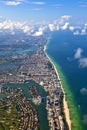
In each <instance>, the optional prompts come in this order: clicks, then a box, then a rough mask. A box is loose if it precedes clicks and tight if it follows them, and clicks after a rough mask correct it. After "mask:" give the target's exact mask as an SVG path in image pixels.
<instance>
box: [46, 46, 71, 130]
mask: <svg viewBox="0 0 87 130" xmlns="http://www.w3.org/2000/svg"><path fill="white" fill-rule="evenodd" d="M44 53H45V54H46V56H47V58H48V59H49V61H50V62H51V64H52V65H53V67H54V70H55V72H56V74H57V77H58V79H59V80H60V77H59V74H58V70H57V68H56V65H55V63H54V62H53V61H52V59H51V58H50V57H49V56H48V54H47V53H46V45H45V46H44ZM60 84H61V89H62V91H63V93H64V98H63V109H64V114H65V118H66V117H67V118H66V122H67V124H68V127H69V130H71V119H70V111H69V108H68V103H67V101H66V97H65V92H64V89H63V86H62V83H61V80H60Z"/></svg>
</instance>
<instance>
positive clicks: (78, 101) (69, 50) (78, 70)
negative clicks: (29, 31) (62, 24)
mask: <svg viewBox="0 0 87 130" xmlns="http://www.w3.org/2000/svg"><path fill="white" fill-rule="evenodd" d="M78 48H81V49H82V50H83V53H82V58H85V57H87V36H75V35H73V34H72V33H71V32H69V31H58V32H54V33H53V34H52V36H51V39H50V41H49V42H48V44H47V50H46V52H47V53H48V54H49V55H50V57H51V58H52V59H53V60H54V61H55V63H56V65H57V69H60V70H59V73H60V77H61V78H62V82H63V86H64V88H65V90H66V94H67V95H66V97H67V100H68V103H69V104H70V110H71V113H72V114H71V118H72V119H73V122H74V123H73V127H72V128H73V130H78V128H79V127H80V126H81V128H79V129H81V130H87V66H86V67H84V68H83V67H82V66H79V64H80V61H79V59H75V57H74V56H75V53H76V50H77V49H78ZM61 72H62V73H63V74H61ZM63 80H64V81H63ZM65 80H66V81H65ZM64 84H65V85H64ZM69 98H72V99H69ZM75 122H76V125H75V126H74V124H75ZM77 123H78V124H77Z"/></svg>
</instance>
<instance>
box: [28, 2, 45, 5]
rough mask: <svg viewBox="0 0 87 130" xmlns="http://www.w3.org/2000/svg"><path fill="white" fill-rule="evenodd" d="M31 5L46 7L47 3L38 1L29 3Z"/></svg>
mask: <svg viewBox="0 0 87 130" xmlns="http://www.w3.org/2000/svg"><path fill="white" fill-rule="evenodd" d="M28 3H29V4H34V5H45V4H46V3H45V2H40V1H37V2H28Z"/></svg>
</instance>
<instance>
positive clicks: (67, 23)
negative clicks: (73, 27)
mask: <svg viewBox="0 0 87 130" xmlns="http://www.w3.org/2000/svg"><path fill="white" fill-rule="evenodd" d="M68 25H69V22H66V23H65V24H64V25H63V26H62V27H61V29H62V30H66V29H67V28H68Z"/></svg>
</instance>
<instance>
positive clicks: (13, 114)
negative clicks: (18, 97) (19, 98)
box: [0, 104, 20, 130]
mask: <svg viewBox="0 0 87 130" xmlns="http://www.w3.org/2000/svg"><path fill="white" fill-rule="evenodd" d="M16 107H17V106H16V104H14V105H13V104H11V105H8V104H4V105H0V130H10V129H11V128H12V129H14V130H18V128H19V123H20V120H19V119H20V113H19V112H18V111H17V109H16Z"/></svg>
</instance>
